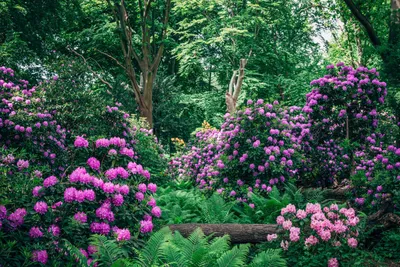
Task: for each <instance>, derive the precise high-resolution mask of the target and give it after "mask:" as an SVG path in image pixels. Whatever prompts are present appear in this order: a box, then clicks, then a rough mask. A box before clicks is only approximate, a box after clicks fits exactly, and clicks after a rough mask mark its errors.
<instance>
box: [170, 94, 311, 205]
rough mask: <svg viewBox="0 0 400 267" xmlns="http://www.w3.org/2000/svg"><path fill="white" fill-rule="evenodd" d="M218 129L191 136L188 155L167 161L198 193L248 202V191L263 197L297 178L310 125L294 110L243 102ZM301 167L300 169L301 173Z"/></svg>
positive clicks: (303, 163)
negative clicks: (243, 105)
mask: <svg viewBox="0 0 400 267" xmlns="http://www.w3.org/2000/svg"><path fill="white" fill-rule="evenodd" d="M247 104H248V106H247V108H246V109H245V110H243V111H239V112H238V113H237V115H236V116H231V115H229V114H227V115H226V116H225V122H224V123H223V124H222V126H221V129H220V130H216V129H205V130H201V131H199V132H197V133H196V138H195V140H194V141H193V143H192V144H189V145H188V148H187V152H186V153H185V154H183V155H182V156H181V157H180V158H175V159H173V160H172V161H171V162H170V165H171V171H172V173H173V174H175V175H176V176H181V177H182V176H183V177H191V178H192V179H194V180H195V182H196V183H197V184H198V186H199V188H201V189H202V190H206V191H209V190H214V191H217V192H218V193H220V194H223V195H225V196H227V197H232V198H239V200H243V201H247V199H246V198H247V193H249V192H253V191H254V192H259V193H261V194H267V193H268V192H269V191H271V190H272V186H273V185H279V184H281V183H283V182H285V181H286V180H289V179H292V178H297V177H298V175H299V173H300V171H302V170H303V168H305V170H307V168H306V167H303V165H305V163H306V159H304V158H303V157H302V155H301V150H302V149H303V146H304V147H306V146H308V138H309V137H308V134H309V124H308V123H307V120H306V118H305V117H304V116H303V115H302V113H301V112H300V109H301V108H299V107H290V108H288V109H283V108H282V107H280V106H279V103H278V102H274V103H273V104H265V103H264V102H263V100H261V99H260V100H258V101H256V102H254V103H253V101H251V100H249V101H248V103H247ZM300 169H301V170H300Z"/></svg>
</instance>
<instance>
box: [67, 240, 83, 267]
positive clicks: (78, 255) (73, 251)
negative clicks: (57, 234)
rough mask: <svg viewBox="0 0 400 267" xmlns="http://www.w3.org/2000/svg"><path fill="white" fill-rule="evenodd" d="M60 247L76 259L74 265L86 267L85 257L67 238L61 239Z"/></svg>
mask: <svg viewBox="0 0 400 267" xmlns="http://www.w3.org/2000/svg"><path fill="white" fill-rule="evenodd" d="M61 246H62V248H64V249H65V250H66V251H67V253H68V254H69V255H71V256H72V257H73V258H74V259H75V260H76V266H80V267H87V266H88V265H87V258H86V257H85V256H84V255H83V254H82V252H81V251H80V250H79V248H77V247H75V246H74V245H72V244H71V242H69V241H68V240H67V239H63V241H62V243H61Z"/></svg>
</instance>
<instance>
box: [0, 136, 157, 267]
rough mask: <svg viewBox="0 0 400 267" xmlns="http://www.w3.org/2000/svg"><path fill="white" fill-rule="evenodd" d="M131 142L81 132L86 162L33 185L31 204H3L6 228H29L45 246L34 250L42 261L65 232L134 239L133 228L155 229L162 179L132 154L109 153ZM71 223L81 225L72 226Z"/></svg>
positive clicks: (0, 217)
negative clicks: (91, 137)
mask: <svg viewBox="0 0 400 267" xmlns="http://www.w3.org/2000/svg"><path fill="white" fill-rule="evenodd" d="M106 143H107V144H106ZM97 144H103V145H97ZM126 145H127V142H126V140H125V139H124V138H119V137H113V138H110V139H98V140H95V141H94V142H93V145H92V144H91V142H90V141H88V140H86V139H85V138H84V137H82V136H80V137H78V138H77V139H76V142H75V147H76V148H75V150H76V155H78V157H80V159H79V160H77V162H81V164H79V165H78V166H75V167H73V168H71V170H70V171H68V172H67V173H66V176H65V177H61V176H59V175H50V176H48V177H47V178H45V179H43V180H41V179H38V180H37V181H41V184H36V186H34V187H33V189H32V199H33V200H34V202H33V204H32V206H31V207H30V210H25V209H22V208H21V209H17V210H16V211H15V212H13V213H11V214H9V215H8V213H7V209H6V207H5V206H0V228H2V230H5V231H6V232H7V233H10V232H11V231H16V230H20V231H23V229H29V237H30V238H31V239H32V240H35V242H36V243H37V244H38V245H39V244H40V247H41V248H43V249H42V250H35V251H33V252H32V260H33V261H35V262H39V263H43V264H45V263H46V262H48V260H49V257H51V256H50V255H53V254H54V253H53V252H52V250H53V249H56V250H57V249H59V248H58V247H57V246H54V247H51V246H48V245H47V244H51V242H49V240H51V241H54V242H58V239H59V238H60V237H61V236H62V237H63V238H66V239H68V240H69V241H70V242H71V243H72V244H74V241H75V240H76V238H75V236H74V235H76V233H77V232H76V231H78V235H79V245H81V244H82V240H85V237H86V238H88V237H89V235H90V234H102V235H109V236H110V237H113V236H115V238H116V240H117V241H120V242H122V241H128V240H130V239H131V233H132V232H139V233H143V234H144V233H149V232H151V231H152V230H153V218H154V217H156V218H159V217H161V214H162V211H161V209H160V208H159V207H158V206H157V203H156V200H155V199H154V198H153V194H154V193H156V191H157V185H156V184H155V183H153V182H150V178H151V176H150V173H149V171H148V170H146V169H145V168H143V166H142V165H141V164H138V163H136V162H134V161H131V157H130V155H127V154H126V153H120V154H118V155H116V156H115V155H113V156H110V155H108V150H109V149H110V148H120V149H123V148H126ZM96 146H97V148H96ZM87 153H88V154H90V155H91V156H86V154H87ZM7 159H8V160H10V159H11V157H7ZM12 161H13V162H16V160H15V159H13V160H12ZM20 165H21V164H20ZM22 165H26V163H25V162H24V163H23V164H22ZM72 166H74V165H72ZM110 167H111V168H110ZM37 174H38V173H37V172H36V173H34V175H37ZM40 176H41V175H40ZM27 216H29V220H27V219H26V217H27ZM135 221H138V222H140V223H137V224H135V223H134V222H135ZM25 222H27V223H25ZM24 223H25V224H26V225H25V226H24V227H23V228H21V227H20V226H21V225H23V224H24ZM77 225H79V227H78V228H76V227H77ZM72 228H76V229H75V230H74V231H71V229H72ZM44 248H46V249H44ZM83 251H86V250H83ZM88 251H89V250H88ZM82 253H83V252H82ZM86 254H87V255H90V254H89V253H86ZM86 254H84V255H86ZM87 258H88V261H89V260H90V257H89V256H88V257H87Z"/></svg>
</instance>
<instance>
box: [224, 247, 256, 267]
mask: <svg viewBox="0 0 400 267" xmlns="http://www.w3.org/2000/svg"><path fill="white" fill-rule="evenodd" d="M249 247H250V245H249V244H244V245H240V246H239V247H237V246H236V247H234V248H232V249H231V250H230V251H227V252H225V253H224V254H222V256H221V257H219V259H217V264H218V266H219V267H234V266H243V265H244V264H245V261H246V256H247V254H248V253H249Z"/></svg>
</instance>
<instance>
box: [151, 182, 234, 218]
mask: <svg viewBox="0 0 400 267" xmlns="http://www.w3.org/2000/svg"><path fill="white" fill-rule="evenodd" d="M156 199H157V205H158V206H160V207H161V208H162V210H163V217H162V219H163V220H164V221H165V223H168V224H170V223H171V224H174V223H189V222H197V223H232V222H237V221H238V218H237V217H236V215H235V214H234V213H233V210H232V209H233V206H235V205H236V202H233V201H232V202H226V201H225V200H224V199H223V198H222V197H221V196H219V195H217V194H215V195H213V196H211V197H210V198H206V197H205V196H204V195H202V194H201V193H200V192H198V191H197V190H194V189H191V190H187V189H186V190H176V189H174V187H172V186H171V187H167V188H165V189H163V188H160V189H159V190H158V193H157V197H156Z"/></svg>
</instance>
